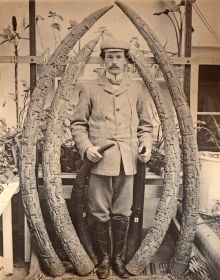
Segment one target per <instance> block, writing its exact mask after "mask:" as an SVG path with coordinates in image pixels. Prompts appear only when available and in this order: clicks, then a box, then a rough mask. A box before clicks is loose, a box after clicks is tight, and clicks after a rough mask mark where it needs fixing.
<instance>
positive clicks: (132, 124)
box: [71, 75, 153, 176]
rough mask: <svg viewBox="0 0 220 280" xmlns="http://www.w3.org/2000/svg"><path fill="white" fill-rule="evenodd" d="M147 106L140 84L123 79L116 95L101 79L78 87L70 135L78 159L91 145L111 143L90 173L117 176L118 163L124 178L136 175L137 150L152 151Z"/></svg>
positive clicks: (143, 90) (102, 78)
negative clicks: (140, 146)
mask: <svg viewBox="0 0 220 280" xmlns="http://www.w3.org/2000/svg"><path fill="white" fill-rule="evenodd" d="M148 102H149V100H148V98H147V94H146V89H145V87H144V86H143V83H142V82H140V81H133V80H130V79H129V78H128V77H127V76H126V75H124V77H123V79H122V82H121V84H120V87H119V89H118V90H117V91H115V90H114V88H113V86H112V84H111V83H110V82H109V81H108V80H107V78H106V76H105V75H102V76H101V77H100V78H98V79H96V80H94V81H90V82H88V83H84V84H83V85H81V89H80V96H79V102H78V104H77V105H76V107H75V110H74V116H73V120H72V123H71V131H72V135H73V138H74V140H75V142H76V145H77V148H78V150H79V152H80V154H81V156H82V158H83V157H84V153H85V151H86V150H87V148H89V147H91V146H93V145H96V146H103V145H105V144H108V143H112V142H113V143H115V146H114V147H112V148H111V149H109V150H108V151H106V152H105V154H104V156H103V158H102V160H101V161H100V162H99V163H98V164H95V165H94V167H93V168H92V170H91V172H92V173H94V174H98V175H106V176H117V175H118V174H119V171H120V164H121V160H122V163H123V166H124V171H125V174H126V175H134V174H135V173H136V171H137V170H136V169H137V155H138V146H139V145H140V144H144V145H145V146H146V147H148V148H150V149H151V147H152V130H153V127H152V123H151V120H150V116H149V111H148V110H149V106H148V105H147V103H148Z"/></svg>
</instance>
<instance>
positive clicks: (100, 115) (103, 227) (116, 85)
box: [71, 39, 153, 279]
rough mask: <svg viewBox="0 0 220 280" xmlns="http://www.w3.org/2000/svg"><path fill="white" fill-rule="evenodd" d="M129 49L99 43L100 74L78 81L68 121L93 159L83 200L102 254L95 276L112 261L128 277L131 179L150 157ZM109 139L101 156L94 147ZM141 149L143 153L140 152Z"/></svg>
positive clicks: (142, 98) (143, 103)
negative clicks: (130, 69) (128, 70)
mask: <svg viewBox="0 0 220 280" xmlns="http://www.w3.org/2000/svg"><path fill="white" fill-rule="evenodd" d="M129 48H130V45H129V44H128V43H127V42H123V41H118V40H115V39H109V40H106V41H103V42H102V43H101V54H100V56H101V58H102V59H103V63H104V65H105V73H104V74H103V75H102V76H100V77H99V78H98V79H96V80H94V81H91V82H89V83H87V84H84V85H82V87H81V91H80V98H79V102H78V104H77V106H76V108H75V111H74V117H73V121H72V125H71V127H72V135H73V138H74V140H75V142H76V145H77V147H78V150H79V152H80V154H81V156H82V158H83V157H87V158H88V159H89V160H91V161H93V162H94V163H96V164H94V166H93V168H92V170H91V174H90V178H89V190H88V203H89V208H90V211H91V214H92V216H93V217H94V219H95V224H96V226H95V228H96V235H97V241H98V244H99V246H100V252H101V260H100V262H99V264H98V268H97V275H98V277H99V278H100V279H105V278H107V277H108V276H109V272H110V267H111V265H112V268H113V270H114V271H115V273H116V274H117V275H119V276H120V277H122V278H127V277H129V274H128V272H127V271H126V269H125V263H124V251H125V245H126V236H127V230H128V224H129V216H130V215H131V207H132V201H133V177H134V174H135V173H136V171H137V170H136V169H137V159H138V158H139V159H140V160H141V161H142V162H147V161H148V160H149V159H150V155H151V147H152V129H153V128H152V124H151V121H150V116H149V112H148V108H147V102H148V101H149V100H148V99H147V95H146V93H145V90H146V89H145V88H144V86H143V84H142V83H141V82H140V81H132V80H130V79H129V78H128V77H127V76H126V74H125V71H124V70H125V66H126V63H127V57H128V51H129ZM109 143H114V144H115V146H114V147H112V148H111V149H109V150H107V151H106V152H105V153H104V156H102V155H101V154H99V153H98V151H97V150H98V149H99V148H100V147H101V146H103V145H105V144H109ZM144 147H145V153H141V151H142V150H143V148H144ZM110 224H111V226H110ZM110 228H111V230H112V235H110ZM111 236H112V238H111ZM111 239H112V240H113V242H112V244H111Z"/></svg>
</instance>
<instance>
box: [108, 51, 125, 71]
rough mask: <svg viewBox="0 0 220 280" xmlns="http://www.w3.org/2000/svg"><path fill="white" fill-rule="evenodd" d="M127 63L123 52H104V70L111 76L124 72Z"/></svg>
mask: <svg viewBox="0 0 220 280" xmlns="http://www.w3.org/2000/svg"><path fill="white" fill-rule="evenodd" d="M126 62H127V59H126V58H125V52H124V51H123V50H121V51H105V59H104V64H105V69H106V71H108V72H109V73H110V74H112V75H118V74H120V73H121V72H122V71H123V70H124V66H125V64H126Z"/></svg>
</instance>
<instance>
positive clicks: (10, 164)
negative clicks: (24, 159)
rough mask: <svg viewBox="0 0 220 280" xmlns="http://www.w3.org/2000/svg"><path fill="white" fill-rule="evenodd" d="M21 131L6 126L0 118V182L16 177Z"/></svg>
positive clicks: (5, 182) (7, 181)
mask: <svg viewBox="0 0 220 280" xmlns="http://www.w3.org/2000/svg"><path fill="white" fill-rule="evenodd" d="M20 136H21V131H20V130H18V129H17V128H8V127H7V124H6V121H5V119H3V118H0V184H3V183H4V184H7V183H9V182H11V181H13V180H15V179H18V153H19V138H20Z"/></svg>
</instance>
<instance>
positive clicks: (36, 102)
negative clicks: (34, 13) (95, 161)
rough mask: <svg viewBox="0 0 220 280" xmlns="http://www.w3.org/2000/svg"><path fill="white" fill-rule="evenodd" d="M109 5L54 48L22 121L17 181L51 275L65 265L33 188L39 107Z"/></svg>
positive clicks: (36, 239)
mask: <svg viewBox="0 0 220 280" xmlns="http://www.w3.org/2000/svg"><path fill="white" fill-rule="evenodd" d="M110 8H112V6H108V7H106V8H103V9H100V10H98V11H96V12H94V13H92V14H91V15H90V16H88V17H87V18H85V19H84V20H83V21H82V22H81V23H80V24H79V25H77V26H76V27H74V28H73V29H72V30H71V31H70V32H69V33H68V35H67V36H66V37H65V38H64V40H62V42H61V43H60V45H59V46H58V47H57V48H56V50H55V52H54V54H53V55H52V56H51V58H50V59H49V61H48V64H47V67H46V69H45V71H43V73H42V74H41V75H40V77H39V79H38V82H37V86H36V88H35V89H34V91H33V93H32V97H31V101H30V105H29V107H28V111H27V115H26V118H25V122H24V129H23V133H22V141H21V154H20V159H21V160H20V163H21V165H20V184H21V191H22V198H23V203H24V208H25V214H26V216H27V221H28V225H29V228H30V231H31V234H32V237H33V241H34V243H35V246H36V249H37V253H38V255H39V256H40V259H41V261H42V264H43V266H44V269H45V270H46V271H47V273H48V274H49V275H51V276H58V275H62V274H63V273H64V272H65V269H64V266H63V264H62V262H61V261H60V259H59V258H58V256H57V254H56V253H55V251H54V249H53V246H52V244H51V241H50V239H49V236H48V233H47V231H46V227H45V223H44V221H43V217H42V212H41V208H40V203H39V196H38V192H37V188H36V176H35V164H36V143H37V136H38V130H39V125H40V119H41V116H42V109H43V108H44V105H45V100H46V97H47V94H48V89H49V87H50V86H51V83H52V77H53V76H54V75H55V74H56V73H58V71H59V70H60V69H62V67H63V65H62V64H64V63H65V62H66V59H67V56H68V53H69V52H70V50H71V49H72V48H73V46H74V45H75V44H76V42H77V41H78V40H79V39H80V38H81V36H83V35H84V34H85V33H86V31H87V30H88V29H89V28H90V27H91V26H92V25H93V24H94V23H95V22H96V21H97V20H98V18H100V17H101V16H102V15H103V14H105V13H106V12H107V11H108V10H109V9H110Z"/></svg>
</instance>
